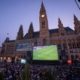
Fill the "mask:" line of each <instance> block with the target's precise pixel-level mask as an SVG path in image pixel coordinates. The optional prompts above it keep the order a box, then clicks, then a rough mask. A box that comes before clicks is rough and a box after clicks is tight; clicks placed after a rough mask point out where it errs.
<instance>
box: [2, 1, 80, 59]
mask: <svg viewBox="0 0 80 80" xmlns="http://www.w3.org/2000/svg"><path fill="white" fill-rule="evenodd" d="M39 23H40V31H37V32H34V28H33V24H32V23H31V24H30V26H29V30H28V33H26V34H25V35H24V34H23V26H22V25H21V26H20V29H19V31H18V34H17V38H16V40H9V39H8V38H7V39H6V40H5V41H4V43H3V46H2V53H1V54H2V55H6V56H10V55H11V56H16V55H18V56H24V55H26V51H16V42H20V41H22V42H25V41H26V42H27V41H29V43H31V44H32V46H40V45H41V46H43V45H54V44H56V45H59V46H61V47H60V48H61V50H65V53H64V54H66V55H68V57H69V58H71V57H73V56H74V57H77V56H78V57H79V58H80V20H79V19H78V18H77V17H76V16H75V15H74V30H73V29H71V28H70V27H64V25H63V23H62V21H61V19H60V18H59V19H58V28H56V29H49V27H48V18H47V13H46V9H45V7H44V4H43V2H42V4H41V8H40V12H39Z"/></svg>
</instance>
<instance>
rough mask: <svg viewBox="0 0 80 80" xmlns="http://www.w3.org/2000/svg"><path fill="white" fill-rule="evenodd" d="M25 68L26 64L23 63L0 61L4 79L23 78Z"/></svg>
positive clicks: (16, 79)
mask: <svg viewBox="0 0 80 80" xmlns="http://www.w3.org/2000/svg"><path fill="white" fill-rule="evenodd" d="M23 68H24V65H23V64H21V63H7V62H1V63H0V73H1V74H2V77H3V80H22V71H23ZM0 80H1V79H0Z"/></svg>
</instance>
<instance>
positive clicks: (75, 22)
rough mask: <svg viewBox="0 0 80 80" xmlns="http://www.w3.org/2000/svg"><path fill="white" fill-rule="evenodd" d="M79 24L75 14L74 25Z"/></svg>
mask: <svg viewBox="0 0 80 80" xmlns="http://www.w3.org/2000/svg"><path fill="white" fill-rule="evenodd" d="M78 23H79V20H78V18H77V17H76V16H75V14H74V24H75V25H76V24H78Z"/></svg>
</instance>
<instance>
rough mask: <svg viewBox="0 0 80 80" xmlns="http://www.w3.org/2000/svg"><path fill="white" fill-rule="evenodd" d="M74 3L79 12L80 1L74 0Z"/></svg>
mask: <svg viewBox="0 0 80 80" xmlns="http://www.w3.org/2000/svg"><path fill="white" fill-rule="evenodd" d="M75 3H76V5H77V7H78V8H79V10H80V0H75Z"/></svg>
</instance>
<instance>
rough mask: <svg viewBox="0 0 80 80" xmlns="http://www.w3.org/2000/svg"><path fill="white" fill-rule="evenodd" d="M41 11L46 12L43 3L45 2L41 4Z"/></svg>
mask: <svg viewBox="0 0 80 80" xmlns="http://www.w3.org/2000/svg"><path fill="white" fill-rule="evenodd" d="M40 11H41V12H42V11H45V7H44V3H43V1H42V3H41V8H40Z"/></svg>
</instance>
